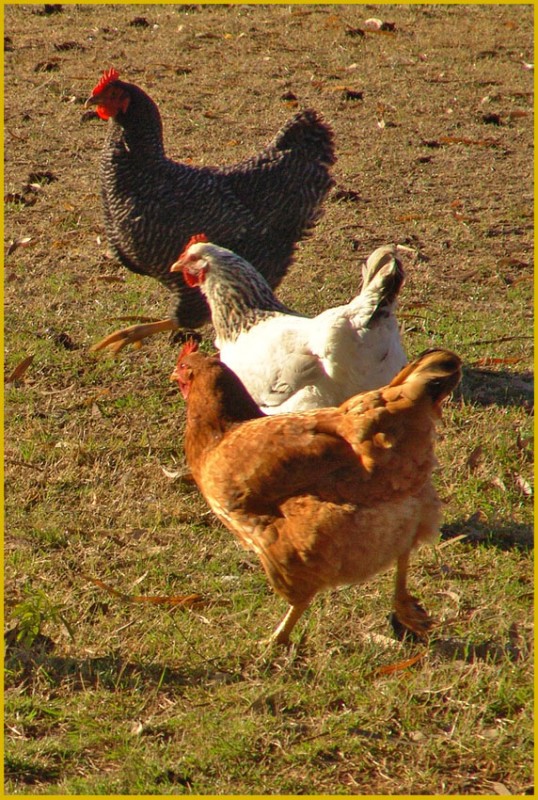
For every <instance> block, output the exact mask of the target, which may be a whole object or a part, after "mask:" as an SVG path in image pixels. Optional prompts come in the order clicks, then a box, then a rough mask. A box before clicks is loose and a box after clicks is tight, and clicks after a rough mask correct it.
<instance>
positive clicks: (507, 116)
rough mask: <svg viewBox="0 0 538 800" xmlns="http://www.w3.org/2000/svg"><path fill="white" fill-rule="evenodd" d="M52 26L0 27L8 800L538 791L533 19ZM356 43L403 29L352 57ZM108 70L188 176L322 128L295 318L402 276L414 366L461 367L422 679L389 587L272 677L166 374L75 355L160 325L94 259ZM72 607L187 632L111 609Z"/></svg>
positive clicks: (322, 607) (220, 14) (359, 14)
mask: <svg viewBox="0 0 538 800" xmlns="http://www.w3.org/2000/svg"><path fill="white" fill-rule="evenodd" d="M42 11H43V7H42V6H8V7H6V9H5V34H6V35H7V36H8V37H9V40H7V42H6V53H5V75H6V86H5V90H6V92H5V93H6V101H5V106H6V121H5V140H6V149H5V180H6V188H5V192H6V202H5V229H6V247H7V255H6V263H5V330H6V336H5V343H6V373H7V375H8V376H9V375H10V374H11V373H12V371H13V370H14V369H15V368H16V367H17V365H19V364H20V363H21V362H22V361H23V359H25V358H27V357H28V356H30V355H32V356H33V361H32V362H31V364H30V365H29V366H28V368H27V370H26V371H25V372H24V374H23V375H22V376H21V377H20V378H19V380H16V381H12V382H11V383H9V384H8V385H7V386H6V393H5V396H6V447H5V461H6V469H5V472H6V536H5V564H6V567H5V579H6V581H5V589H6V591H5V594H6V628H7V631H8V634H7V646H8V649H7V660H6V696H5V699H6V723H7V734H6V791H7V792H8V793H11V794H182V793H185V794H187V793H195V794H219V793H223V794H232V793H244V794H263V793H267V794H275V793H297V794H304V793H310V794H323V793H326V794H432V793H433V794H458V793H459V794H494V793H496V792H503V791H504V790H507V791H510V792H511V793H513V794H518V793H519V794H521V793H525V792H530V791H531V784H532V721H531V713H530V709H531V707H532V668H533V667H532V635H533V633H532V632H533V628H532V620H533V618H532V612H531V606H532V597H533V571H532V563H531V552H532V497H531V491H532V490H531V486H530V484H531V481H532V418H531V412H532V397H533V393H532V380H533V375H532V363H533V362H532V353H531V343H532V342H531V336H532V308H531V297H532V275H533V273H532V263H531V262H532V240H533V228H532V174H531V171H532V157H533V156H532V152H533V151H532V148H533V127H532V101H533V94H532V93H533V83H532V73H531V72H530V71H528V70H527V69H525V66H524V64H525V63H526V62H528V61H531V60H532V10H531V7H530V6H508V5H505V6H502V5H497V6H468V7H466V6H392V7H391V6H379V7H376V6H351V5H349V6H310V7H309V6H272V7H264V6H258V7H255V6H142V5H140V6H136V7H134V6H120V5H116V6H114V5H112V6H111V5H103V6H97V5H93V6H82V5H80V6H71V5H64V6H63V11H62V13H58V14H53V15H48V14H44V13H42ZM372 16H379V17H381V18H383V19H385V20H389V21H392V22H395V29H394V30H393V31H383V32H380V33H368V32H367V33H366V34H365V35H364V36H361V35H360V34H357V33H355V34H354V33H353V32H354V30H355V29H357V28H359V27H361V26H362V25H363V23H364V20H365V19H366V18H368V17H372ZM135 17H139V18H143V19H145V20H146V21H147V22H148V25H146V26H145V25H143V24H141V23H139V24H137V25H133V24H132V22H133V20H134V18H135ZM111 64H114V65H115V66H116V67H117V68H118V69H119V70H120V71H121V73H122V74H123V75H124V76H125V77H126V78H127V79H131V80H133V81H135V82H139V83H140V84H141V85H143V86H144V87H145V88H146V89H147V90H148V91H149V92H150V93H151V94H152V96H153V97H154V98H155V99H156V100H157V102H158V103H159V105H160V107H161V111H162V114H163V119H164V125H165V136H166V142H167V145H168V150H169V152H170V153H171V154H173V155H174V156H175V157H177V158H182V159H192V160H193V161H194V162H195V163H198V164H202V163H206V164H209V163H222V162H227V163H231V162H232V161H234V160H238V159H240V158H241V157H243V156H245V155H247V154H249V153H251V152H252V151H254V150H255V149H256V148H258V147H259V146H260V145H261V144H262V143H264V142H265V141H267V140H268V139H269V138H270V137H271V136H272V135H273V133H274V132H275V131H276V130H277V129H278V127H279V126H280V125H281V124H282V123H283V121H284V120H285V119H286V118H287V117H288V116H289V115H290V114H291V113H292V111H293V105H294V104H293V103H291V102H290V100H289V99H284V98H285V97H286V96H288V97H289V92H293V93H294V94H295V95H296V97H297V98H298V102H299V104H300V105H301V106H307V105H311V106H314V107H316V108H318V109H319V110H321V111H322V112H323V113H324V114H325V116H326V117H327V118H328V119H329V120H331V122H332V124H333V126H334V129H335V133H336V137H337V147H338V155H339V161H338V163H337V165H336V170H335V174H336V178H337V189H336V191H335V192H334V193H333V196H332V198H331V199H330V201H329V202H328V203H327V210H326V214H325V216H324V218H323V220H322V221H321V223H320V224H319V226H318V227H317V229H316V232H315V234H314V236H313V237H312V238H311V239H309V240H308V241H307V242H305V243H303V244H301V246H300V248H299V250H298V254H297V263H296V266H295V267H294V269H293V270H292V271H291V272H290V274H289V276H288V277H287V278H286V280H285V282H284V284H283V285H282V287H281V290H280V296H281V297H282V299H283V300H284V301H285V302H287V303H289V304H290V305H293V306H295V307H297V308H299V309H301V310H304V311H305V312H308V313H315V312H317V311H319V310H321V309H322V308H324V307H326V306H328V305H331V304H335V303H337V302H343V301H345V300H346V299H348V298H349V297H350V296H351V295H352V294H353V293H354V292H355V290H356V287H357V283H358V273H359V267H360V264H361V262H362V260H363V258H364V257H366V256H367V255H368V254H369V253H370V252H371V251H372V250H373V249H374V248H375V247H377V246H378V245H381V244H384V243H386V242H387V241H399V242H400V243H402V244H407V245H408V246H412V247H414V248H415V249H416V251H417V255H416V257H415V258H412V259H410V260H409V262H408V263H407V264H406V265H405V266H406V268H407V273H408V278H407V283H406V286H405V288H404V291H403V294H402V300H401V306H400V315H401V319H402V323H403V325H404V330H405V334H404V335H405V343H406V347H407V349H408V352H409V354H410V356H413V355H416V354H417V353H418V352H420V351H421V350H422V349H423V348H425V347H427V346H432V345H446V346H449V347H451V348H453V349H455V350H456V351H458V352H459V353H460V354H461V355H462V357H463V358H464V360H465V375H464V381H463V385H462V389H461V393H460V394H459V396H458V397H456V398H454V400H453V401H452V402H451V403H450V404H449V405H448V406H447V410H446V414H445V423H444V425H443V428H442V431H441V437H440V441H439V459H440V462H441V464H442V470H441V472H440V473H439V475H438V478H437V480H438V485H439V488H440V492H441V494H442V496H443V498H444V499H445V501H446V515H445V526H444V529H443V536H442V541H441V544H440V546H439V547H437V548H434V549H430V550H424V551H423V552H421V553H420V554H418V555H417V557H416V558H415V560H414V563H413V569H412V574H411V582H412V584H413V586H414V588H415V589H416V591H417V593H418V594H419V595H420V597H421V598H422V600H423V602H424V604H425V605H426V606H427V608H428V610H429V611H430V612H431V613H432V614H434V615H435V616H436V617H437V618H438V619H439V621H440V627H439V629H438V631H437V635H436V637H435V638H434V639H433V640H432V641H431V643H430V645H429V646H428V647H427V648H424V647H421V646H419V645H413V644H412V643H409V642H406V643H400V642H398V641H397V640H396V639H395V638H394V637H393V635H392V632H391V629H390V626H389V624H388V622H387V612H388V609H389V608H390V598H391V593H392V583H393V576H392V574H387V575H385V576H381V577H380V578H378V579H377V580H375V581H372V582H371V583H369V584H367V585H366V586H364V587H355V588H351V589H345V590H342V591H339V592H334V593H331V594H328V595H326V596H322V597H319V598H318V599H317V600H316V602H315V603H314V605H313V607H312V609H311V611H310V613H309V614H308V615H307V616H306V617H305V620H304V622H301V624H300V625H299V626H298V630H297V634H296V640H297V641H296V645H295V646H294V647H293V648H292V650H291V651H290V652H289V653H275V652H266V651H264V650H263V649H261V648H260V647H259V645H258V641H259V640H260V639H261V638H263V636H265V635H267V633H268V631H269V630H270V629H271V628H272V626H274V624H275V623H276V621H277V619H278V618H279V616H280V615H281V613H282V611H283V608H282V602H281V601H280V600H279V599H278V598H277V597H275V596H274V595H273V594H272V593H271V591H270V590H269V589H268V587H267V584H266V581H265V578H264V576H263V574H262V572H261V569H260V568H259V565H258V563H257V561H256V559H255V557H254V556H253V555H251V554H249V553H244V552H243V551H240V550H239V549H238V547H237V545H236V543H235V542H234V541H233V539H232V537H231V536H230V534H229V533H228V532H227V531H225V530H224V529H223V528H222V527H221V526H219V525H218V524H217V523H216V521H215V519H214V518H213V517H212V515H211V514H210V513H209V512H208V510H207V507H206V506H205V504H204V502H203V500H202V499H201V497H200V495H199V494H198V492H197V491H196V489H195V487H193V486H192V485H191V484H188V483H185V482H184V481H183V480H182V479H181V477H179V476H178V475H176V476H175V477H174V474H175V473H180V472H181V470H182V468H183V466H184V462H183V449H182V426H183V406H182V402H181V400H180V398H179V396H178V394H177V391H174V389H173V388H171V387H170V385H169V383H168V375H169V374H170V370H171V366H172V364H173V363H174V361H175V355H176V350H177V346H176V345H173V344H172V343H170V342H169V341H167V340H166V339H165V337H161V338H159V337H157V338H156V339H155V340H154V341H151V342H149V343H148V344H147V345H146V346H145V347H144V348H143V349H142V350H140V351H132V352H125V353H122V354H121V356H120V358H118V359H117V360H112V359H109V358H106V357H105V358H97V357H95V356H91V355H89V353H88V347H89V346H90V345H91V344H92V343H93V342H95V341H96V340H98V339H100V338H101V337H103V336H104V335H105V334H106V333H107V332H109V331H111V330H113V329H114V327H115V326H117V324H116V323H114V322H113V321H111V320H110V319H109V318H111V317H117V316H119V315H122V314H144V315H152V316H160V315H161V314H163V312H164V311H165V309H166V304H167V298H166V297H165V296H164V292H163V291H162V290H161V289H160V288H159V287H158V286H157V285H155V284H154V283H153V282H152V281H151V280H149V279H142V278H140V277H137V276H133V275H126V274H125V271H124V270H123V269H122V268H121V267H120V266H119V265H118V264H117V263H116V262H115V261H113V260H110V259H109V258H107V255H106V244H105V242H104V237H103V226H102V221H101V213H100V207H99V200H98V160H99V150H100V147H101V143H102V140H103V137H104V127H103V124H102V123H101V122H99V121H95V120H94V121H86V122H84V121H83V108H82V103H83V101H84V99H85V98H86V96H87V95H88V93H89V91H90V90H91V88H92V86H93V85H94V83H95V82H96V80H97V78H98V76H99V74H100V72H101V70H102V68H104V67H108V66H110V65H111ZM347 89H350V90H353V91H362V92H363V99H362V100H349V99H346V96H347V95H346V90H347ZM30 184H31V186H30ZM109 276H113V277H116V278H120V279H122V280H121V281H113V282H110V281H107V280H105V278H107V277H109ZM124 278H125V280H123V279H124ZM206 342H207V345H206V346H207V347H210V342H211V330H210V329H209V328H208V329H207V331H206ZM171 475H172V477H171ZM90 578H98V579H100V580H102V581H105V582H107V583H108V584H110V585H111V586H112V587H113V588H115V589H117V590H119V591H121V592H124V593H126V594H130V595H138V594H139V595H144V596H149V595H161V596H164V595H181V594H185V595H188V594H190V593H192V592H197V593H200V594H201V595H202V597H203V603H202V604H200V605H193V606H192V607H189V608H187V609H181V608H171V607H166V606H160V605H150V604H139V603H136V604H133V603H127V602H125V601H122V600H121V599H120V598H118V597H117V596H116V595H114V594H112V593H110V592H109V591H107V590H106V589H105V588H102V587H99V586H97V585H95V583H92V581H91V580H90ZM17 637H18V638H17ZM415 656H418V659H417V660H416V662H415V663H414V664H412V665H410V666H408V667H407V668H405V667H404V666H402V662H404V661H405V660H406V659H412V658H414V657H415ZM395 665H396V666H398V665H400V667H401V668H397V669H391V668H392V667H394V666H395ZM384 668H385V669H384Z"/></svg>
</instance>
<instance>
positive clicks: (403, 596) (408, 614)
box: [393, 553, 435, 639]
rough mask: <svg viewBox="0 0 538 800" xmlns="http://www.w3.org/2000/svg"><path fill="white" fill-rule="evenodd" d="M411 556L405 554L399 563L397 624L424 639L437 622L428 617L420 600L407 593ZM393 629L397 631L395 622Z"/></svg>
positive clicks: (396, 593)
mask: <svg viewBox="0 0 538 800" xmlns="http://www.w3.org/2000/svg"><path fill="white" fill-rule="evenodd" d="M409 556H410V554H409V553H404V554H403V555H402V556H400V558H399V559H398V562H397V570H396V589H395V592H394V612H395V617H396V619H395V622H396V623H399V624H400V627H403V628H404V630H407V631H411V632H412V633H414V634H416V635H417V636H419V637H420V638H421V639H423V638H425V637H426V636H427V634H428V633H429V632H430V630H431V629H432V628H433V626H434V625H435V621H434V620H433V619H432V617H430V616H428V614H427V613H426V611H425V610H424V609H423V608H422V606H421V605H420V603H419V602H418V600H417V599H416V598H415V597H413V596H412V595H411V594H409V592H408V591H407V570H408V568H409ZM393 627H394V628H395V630H396V625H394V621H393Z"/></svg>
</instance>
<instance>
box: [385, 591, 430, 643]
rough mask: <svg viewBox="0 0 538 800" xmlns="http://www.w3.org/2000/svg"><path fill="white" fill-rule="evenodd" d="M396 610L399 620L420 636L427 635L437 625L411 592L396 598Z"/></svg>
mask: <svg viewBox="0 0 538 800" xmlns="http://www.w3.org/2000/svg"><path fill="white" fill-rule="evenodd" d="M394 612H395V615H396V620H397V622H399V623H400V624H401V625H402V626H403V627H404V628H405V629H407V630H409V631H411V632H412V633H415V634H416V635H417V636H419V637H420V638H424V637H425V636H427V634H428V633H429V632H430V630H431V629H432V628H433V626H434V625H435V621H434V620H433V618H432V617H430V616H429V615H428V614H427V613H426V611H425V610H424V609H423V608H422V606H421V605H420V603H419V602H418V600H417V599H416V598H415V597H413V596H412V595H410V594H408V595H407V596H405V597H398V598H396V600H395V601H394Z"/></svg>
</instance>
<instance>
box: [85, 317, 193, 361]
mask: <svg viewBox="0 0 538 800" xmlns="http://www.w3.org/2000/svg"><path fill="white" fill-rule="evenodd" d="M177 329H178V325H177V324H176V323H175V322H174V320H173V319H163V320H159V321H158V322H147V323H144V324H143V325H131V326H130V327H129V328H123V329H122V330H119V331H114V333H111V334H109V335H108V336H106V337H105V338H104V339H102V340H101V341H100V342H98V343H97V344H94V345H92V347H90V352H91V353H96V352H97V351H98V350H106V349H108V350H110V351H111V352H112V353H113V354H114V355H117V354H118V353H119V352H120V350H123V348H124V347H126V346H127V345H128V344H132V345H134V346H135V347H140V342H141V341H142V340H143V339H146V338H147V337H148V336H153V335H154V334H156V333H161V332H162V331H175V330H177Z"/></svg>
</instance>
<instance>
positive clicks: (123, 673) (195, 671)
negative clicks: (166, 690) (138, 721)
mask: <svg viewBox="0 0 538 800" xmlns="http://www.w3.org/2000/svg"><path fill="white" fill-rule="evenodd" d="M17 632H18V631H17V628H13V629H11V630H10V631H8V632H7V633H6V635H5V637H4V639H5V643H6V658H5V674H6V679H5V683H6V686H7V685H8V684H11V685H20V684H21V683H23V682H24V683H27V682H29V683H31V682H32V680H33V678H34V676H35V675H36V674H37V673H38V672H39V671H41V672H42V673H43V674H44V675H45V676H46V677H47V679H48V680H49V681H50V682H52V683H55V684H60V683H62V682H69V684H70V687H71V689H72V690H73V691H81V690H86V689H88V688H92V689H95V688H101V689H109V690H118V689H122V690H125V689H131V690H133V689H134V690H136V689H141V688H143V689H144V690H145V691H147V690H148V689H149V688H150V687H152V686H153V687H155V688H156V689H159V688H161V687H162V686H167V687H173V686H177V687H181V686H184V687H187V686H209V685H215V684H224V683H235V682H237V681H240V680H242V677H241V674H240V673H239V672H237V673H232V672H229V671H226V670H224V669H221V668H219V667H218V666H216V665H213V666H212V665H211V664H209V663H206V664H205V665H204V666H202V667H198V668H192V667H189V668H181V667H170V666H167V665H164V664H159V663H154V664H144V663H140V662H135V661H126V660H125V659H123V658H121V657H120V656H118V655H106V656H99V657H96V658H85V659H78V658H71V657H69V656H56V655H54V653H53V651H54V649H55V647H56V645H55V642H54V641H53V640H52V639H50V638H49V637H48V636H44V635H43V634H38V635H37V636H36V637H35V639H34V641H33V642H32V644H31V645H28V644H23V643H21V642H18V641H17ZM10 673H11V675H10Z"/></svg>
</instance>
